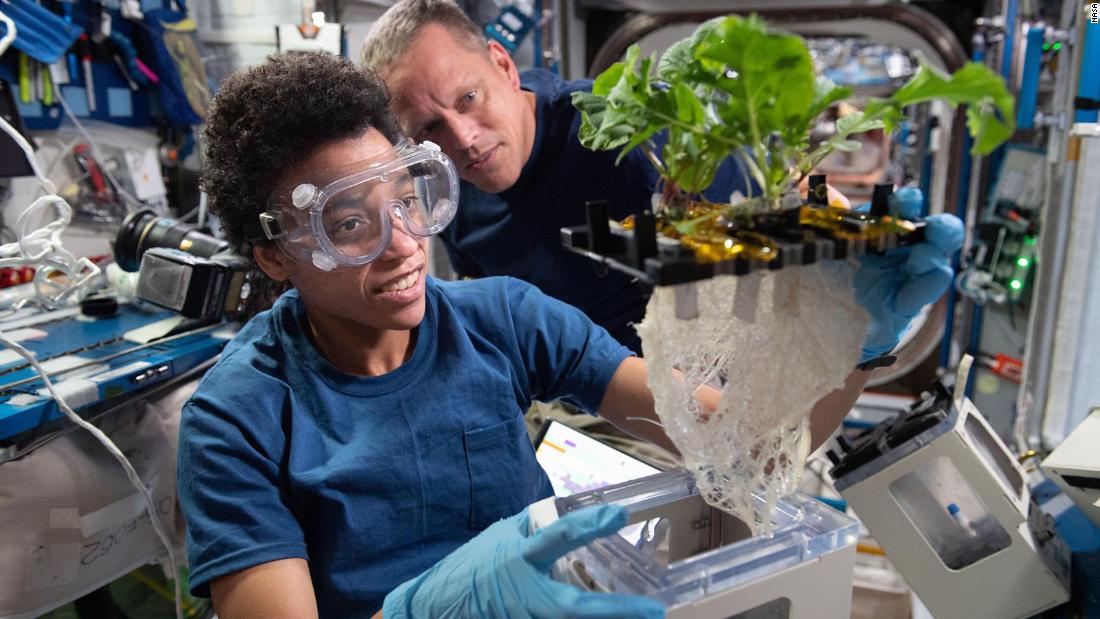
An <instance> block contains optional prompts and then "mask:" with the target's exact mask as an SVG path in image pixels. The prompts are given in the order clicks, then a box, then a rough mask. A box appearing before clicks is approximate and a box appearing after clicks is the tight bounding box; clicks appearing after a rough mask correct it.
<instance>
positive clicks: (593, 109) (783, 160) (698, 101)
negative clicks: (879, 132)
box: [573, 15, 1015, 209]
mask: <svg viewBox="0 0 1100 619" xmlns="http://www.w3.org/2000/svg"><path fill="white" fill-rule="evenodd" d="M654 65H656V66H654ZM852 94H853V93H852V89H850V88H847V87H843V86H837V85H835V84H833V83H832V82H831V81H829V80H828V79H826V78H824V77H821V76H818V75H817V74H816V72H815V70H814V67H813V62H812V60H811V57H810V53H809V50H808V49H807V48H806V45H805V43H804V42H803V40H802V39H801V37H798V36H795V35H792V34H788V33H784V32H781V31H777V30H774V29H771V28H769V27H768V25H767V24H766V23H765V22H764V21H763V20H762V19H760V18H759V17H757V16H755V15H754V16H749V17H739V16H727V17H720V18H716V19H713V20H710V21H708V22H706V23H704V24H702V25H701V26H700V27H699V28H698V29H697V30H696V31H695V33H694V34H693V35H692V36H690V37H688V38H686V39H684V40H682V41H679V42H678V43H676V44H674V45H673V46H672V47H670V48H669V49H668V50H667V51H665V53H664V54H663V55H662V56H661V58H660V60H659V61H658V60H655V58H654V57H652V56H651V57H648V58H642V56H641V51H640V50H639V48H638V47H637V46H632V47H631V48H630V49H629V51H628V52H627V54H626V58H625V60H624V61H623V62H619V63H616V64H615V65H613V66H611V67H610V68H608V69H607V70H606V71H604V72H603V73H601V74H600V75H599V76H598V77H597V78H596V80H595V83H594V84H593V87H592V92H591V93H587V92H576V93H573V104H574V105H575V106H576V107H577V108H578V109H579V110H580V111H581V112H582V125H581V129H580V139H581V143H582V144H583V145H584V146H586V147H588V148H590V149H593V150H611V149H616V148H621V151H620V153H619V160H621V159H622V157H623V156H625V155H626V154H627V153H629V152H630V151H632V150H634V149H635V148H640V149H642V150H643V151H644V152H645V154H646V155H647V157H648V158H649V160H650V161H651V162H652V163H653V165H654V166H655V167H656V169H657V171H658V173H659V174H660V176H661V178H662V179H663V180H664V190H663V203H664V204H665V206H666V207H668V208H673V207H675V206H677V205H682V204H683V203H684V202H685V200H690V199H692V198H695V197H697V196H698V195H699V193H700V192H702V191H703V190H704V189H706V188H707V187H709V186H710V184H711V183H712V182H713V181H714V175H715V173H716V171H717V169H718V166H719V165H720V164H721V162H722V160H723V159H725V158H726V157H727V156H729V155H731V154H732V155H734V156H735V157H737V158H738V159H739V160H740V161H741V163H742V167H743V169H744V170H746V174H747V175H749V176H751V178H752V180H753V181H755V184H756V185H757V186H758V187H759V188H760V197H759V200H758V203H759V204H760V205H761V207H760V208H763V209H778V208H780V204H781V198H782V197H783V196H784V195H785V194H788V193H790V192H792V191H793V190H795V189H796V188H797V186H798V183H799V182H800V181H801V180H802V178H803V177H804V176H806V175H807V174H809V173H810V171H811V170H813V168H814V167H815V166H817V165H818V164H819V163H821V161H822V160H823V159H824V158H825V157H826V156H827V155H828V154H829V153H831V152H833V151H837V150H847V151H851V150H856V149H858V148H859V147H860V142H859V141H857V140H853V139H851V138H852V136H854V135H856V134H859V133H863V132H866V131H870V130H872V129H878V128H885V129H886V130H887V131H890V130H892V129H893V128H894V127H895V126H896V125H897V123H899V122H900V121H901V120H903V119H904V115H903V112H902V108H904V107H905V106H908V105H913V104H917V103H922V102H925V101H931V100H934V99H939V100H942V101H945V102H946V103H948V104H950V105H952V106H955V105H966V106H967V108H966V117H967V127H968V129H969V131H970V134H971V135H972V136H973V138H974V142H973V152H974V153H976V154H985V153H989V152H991V151H992V150H993V149H994V148H996V147H997V146H998V145H1000V144H1001V143H1003V142H1004V141H1005V140H1007V139H1008V138H1009V137H1011V136H1012V134H1013V132H1014V131H1015V126H1014V119H1015V114H1014V110H1013V108H1014V100H1013V98H1012V95H1010V94H1009V93H1008V91H1007V89H1006V88H1005V85H1004V81H1003V80H1002V79H1001V78H1000V76H998V75H996V74H995V73H993V72H992V71H990V70H989V69H988V68H986V67H985V66H983V65H980V64H976V63H970V64H967V65H966V66H964V67H963V68H961V69H959V70H958V71H956V72H955V73H954V74H952V75H946V74H944V73H943V72H941V71H939V70H938V69H936V68H934V67H932V66H930V65H927V64H925V63H923V62H922V63H921V65H920V68H919V70H918V71H917V73H916V74H915V75H914V76H913V77H912V78H911V79H910V80H909V81H908V82H907V83H906V84H905V85H903V86H902V87H901V88H899V89H898V90H897V91H895V92H894V94H893V95H891V96H890V97H888V98H884V99H870V100H868V101H867V102H866V105H865V106H864V109H863V110H862V111H857V112H853V113H850V114H848V115H845V116H843V117H841V118H839V119H838V120H837V122H836V133H835V134H834V135H833V136H831V137H830V138H828V139H827V140H825V141H824V142H822V143H821V144H819V145H818V146H816V147H814V148H812V149H811V144H810V130H811V129H812V128H813V127H814V124H815V122H816V120H817V118H818V116H820V115H821V114H822V112H824V111H825V110H826V109H828V108H829V106H831V105H832V104H834V103H837V102H839V101H842V100H844V99H847V98H849V97H851V96H852ZM662 130H667V131H668V141H667V143H665V144H664V146H663V147H662V149H661V152H660V157H658V156H657V155H658V153H657V152H655V145H654V143H653V141H652V138H653V137H654V134H656V133H657V132H659V131H662ZM746 180H748V179H746ZM746 186H748V183H746Z"/></svg>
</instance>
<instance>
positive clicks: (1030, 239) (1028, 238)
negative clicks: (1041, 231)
mask: <svg viewBox="0 0 1100 619" xmlns="http://www.w3.org/2000/svg"><path fill="white" fill-rule="evenodd" d="M1024 243H1027V244H1028V245H1034V244H1035V237H1033V236H1025V237H1024Z"/></svg>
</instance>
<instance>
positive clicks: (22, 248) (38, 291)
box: [0, 117, 100, 309]
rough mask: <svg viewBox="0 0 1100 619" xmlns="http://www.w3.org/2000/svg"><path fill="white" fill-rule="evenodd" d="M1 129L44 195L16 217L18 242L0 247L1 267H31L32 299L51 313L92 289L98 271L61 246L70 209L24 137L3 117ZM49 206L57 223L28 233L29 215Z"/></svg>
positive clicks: (0, 124)
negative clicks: (62, 280) (57, 278)
mask: <svg viewBox="0 0 1100 619" xmlns="http://www.w3.org/2000/svg"><path fill="white" fill-rule="evenodd" d="M0 128H2V129H3V130H4V132H5V133H7V134H8V135H9V136H11V138H12V139H13V140H15V143H16V144H18V145H19V148H21V149H22V150H23V154H24V155H25V156H26V158H27V163H29V164H30V166H31V171H33V172H34V175H35V177H36V178H37V179H38V182H39V183H40V184H41V185H42V188H43V189H44V190H45V191H46V194H47V195H45V196H42V197H40V198H38V199H37V200H35V201H34V202H32V203H31V205H30V206H29V207H27V209H26V210H24V211H23V213H22V214H20V215H19V221H18V222H17V224H16V229H17V234H18V240H17V241H16V242H14V243H8V244H6V245H2V246H0V267H4V266H28V265H33V266H34V267H35V274H34V293H35V297H36V299H37V301H38V302H39V303H40V304H42V305H44V306H45V307H47V308H51V309H52V308H54V307H56V306H57V305H59V304H61V303H63V302H65V301H66V300H68V298H69V297H73V296H75V297H76V298H78V299H79V298H81V297H82V296H83V295H84V293H86V292H87V291H88V290H90V289H91V287H92V286H93V285H94V283H95V281H96V277H97V276H98V275H99V273H100V270H99V267H98V266H96V265H95V263H93V262H92V261H90V260H88V259H87V258H79V259H78V258H77V257H76V256H74V255H73V254H72V252H70V251H68V250H66V249H65V248H64V247H62V246H61V231H62V230H64V229H65V227H66V226H68V225H69V221H71V219H72V207H70V206H69V203H68V202H66V201H65V200H64V199H63V198H62V197H60V196H58V195H56V194H57V188H56V187H54V184H53V183H52V182H50V179H48V178H46V176H45V175H44V174H43V173H42V169H41V168H40V167H39V166H38V158H37V157H35V156H34V149H33V148H31V145H30V142H28V141H27V139H26V138H24V137H23V134H21V133H19V132H18V131H16V130H15V127H13V126H11V124H10V123H8V122H7V120H5V119H4V118H3V117H0ZM49 206H53V207H54V208H55V209H56V210H57V213H58V217H57V219H55V220H54V221H52V222H50V223H48V224H46V225H45V226H43V227H42V228H39V229H38V230H34V231H30V230H28V228H29V226H30V223H29V222H30V220H31V217H30V216H31V213H34V212H36V211H38V210H40V209H42V208H46V207H49ZM55 273H60V274H62V275H64V276H65V283H64V284H61V285H59V284H57V283H55V282H53V281H52V280H51V279H50V276H51V275H53V274H55Z"/></svg>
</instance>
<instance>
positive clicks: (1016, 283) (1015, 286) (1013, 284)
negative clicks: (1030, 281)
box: [1008, 279, 1024, 290]
mask: <svg viewBox="0 0 1100 619" xmlns="http://www.w3.org/2000/svg"><path fill="white" fill-rule="evenodd" d="M1008 285H1009V287H1010V288H1012V289H1013V290H1019V289H1020V288H1023V287H1024V285H1023V284H1022V283H1021V282H1020V280H1018V279H1014V280H1012V281H1011V282H1009V283H1008Z"/></svg>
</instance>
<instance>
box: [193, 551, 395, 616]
mask: <svg viewBox="0 0 1100 619" xmlns="http://www.w3.org/2000/svg"><path fill="white" fill-rule="evenodd" d="M210 597H211V598H212V599H213V601H214V610H215V611H216V612H217V613H218V617H220V618H221V619H267V618H281V617H287V618H291V617H293V618H294V619H315V618H316V617H317V598H316V597H315V596H314V593H313V581H312V580H310V577H309V564H307V563H306V561H305V559H280V560H278V561H271V562H268V563H261V564H260V565H257V566H255V567H250V568H248V569H244V570H241V571H239V572H234V573H232V574H228V575H226V576H222V577H221V578H217V579H215V580H213V581H211V583H210ZM381 615H382V613H381V611H379V613H378V615H377V616H378V617H381Z"/></svg>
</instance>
